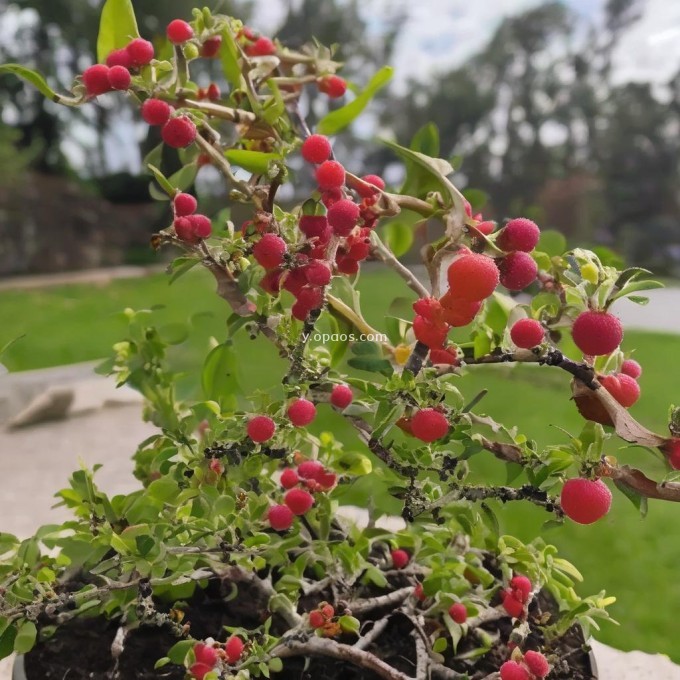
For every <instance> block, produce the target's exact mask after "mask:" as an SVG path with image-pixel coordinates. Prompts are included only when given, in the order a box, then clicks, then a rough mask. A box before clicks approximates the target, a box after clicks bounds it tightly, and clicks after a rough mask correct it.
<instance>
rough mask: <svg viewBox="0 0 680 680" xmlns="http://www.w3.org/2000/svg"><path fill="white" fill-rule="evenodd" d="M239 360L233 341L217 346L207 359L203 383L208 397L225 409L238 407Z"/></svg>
mask: <svg viewBox="0 0 680 680" xmlns="http://www.w3.org/2000/svg"><path fill="white" fill-rule="evenodd" d="M237 368H238V361H237V357H236V352H235V351H234V347H233V344H232V343H231V341H228V342H225V343H222V344H221V345H218V346H217V347H215V348H214V349H213V350H212V351H211V352H210V354H208V356H207V357H206V359H205V363H204V364H203V372H202V374H201V383H202V385H203V393H204V395H205V398H206V399H209V400H212V401H216V402H217V403H218V404H220V406H221V408H223V409H225V410H226V409H234V408H236V403H237V400H236V394H237V393H238V391H239V382H238V372H237Z"/></svg>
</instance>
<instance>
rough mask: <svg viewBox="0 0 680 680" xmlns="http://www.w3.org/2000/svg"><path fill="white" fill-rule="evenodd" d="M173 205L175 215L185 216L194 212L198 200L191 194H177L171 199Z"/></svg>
mask: <svg viewBox="0 0 680 680" xmlns="http://www.w3.org/2000/svg"><path fill="white" fill-rule="evenodd" d="M173 205H174V206H175V215H177V217H186V216H187V215H192V214H193V213H195V212H196V208H197V207H198V202H197V201H196V199H195V198H194V197H193V196H192V195H191V194H177V195H176V196H175V198H174V200H173Z"/></svg>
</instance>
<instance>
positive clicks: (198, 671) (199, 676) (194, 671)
mask: <svg viewBox="0 0 680 680" xmlns="http://www.w3.org/2000/svg"><path fill="white" fill-rule="evenodd" d="M212 669H213V667H212V666H208V665H207V664H204V663H195V664H192V666H191V668H189V673H191V675H192V677H193V678H194V680H203V678H205V676H206V675H208V673H210V671H211V670H212Z"/></svg>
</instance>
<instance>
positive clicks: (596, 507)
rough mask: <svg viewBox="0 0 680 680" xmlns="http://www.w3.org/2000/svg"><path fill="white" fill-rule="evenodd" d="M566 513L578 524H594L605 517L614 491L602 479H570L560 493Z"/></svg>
mask: <svg viewBox="0 0 680 680" xmlns="http://www.w3.org/2000/svg"><path fill="white" fill-rule="evenodd" d="M560 503H561V505H562V510H564V514H565V515H566V516H567V517H569V519H571V520H573V521H574V522H577V523H578V524H592V523H593V522H597V520H598V519H601V518H602V517H604V516H605V515H606V514H607V513H608V512H609V508H611V505H612V492H611V491H610V490H609V489H608V488H607V485H606V484H605V483H604V482H603V481H602V480H601V479H597V480H590V479H582V478H580V477H577V478H576V479H570V480H568V481H567V482H565V484H564V486H563V487H562V494H561V495H560Z"/></svg>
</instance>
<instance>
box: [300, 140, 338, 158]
mask: <svg viewBox="0 0 680 680" xmlns="http://www.w3.org/2000/svg"><path fill="white" fill-rule="evenodd" d="M331 151H332V149H331V143H330V141H329V140H328V137H325V136H324V135H310V136H309V137H307V139H305V141H304V142H303V143H302V148H301V149H300V152H301V153H302V157H303V158H304V159H305V160H306V161H307V162H308V163H315V164H317V165H318V164H320V163H323V162H324V161H327V160H328V159H329V157H330V155H331Z"/></svg>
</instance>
